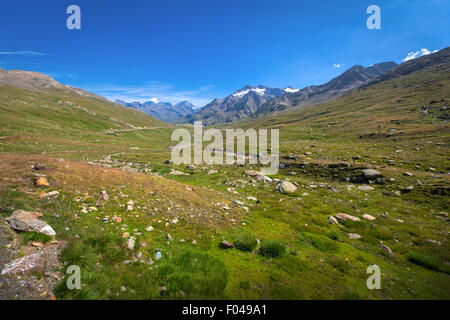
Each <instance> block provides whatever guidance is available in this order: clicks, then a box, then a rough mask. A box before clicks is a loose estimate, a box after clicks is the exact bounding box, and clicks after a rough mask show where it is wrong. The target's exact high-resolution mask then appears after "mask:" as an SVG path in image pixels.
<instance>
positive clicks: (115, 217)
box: [113, 216, 122, 223]
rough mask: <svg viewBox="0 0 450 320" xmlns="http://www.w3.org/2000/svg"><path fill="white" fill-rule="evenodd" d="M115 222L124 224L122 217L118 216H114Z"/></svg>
mask: <svg viewBox="0 0 450 320" xmlns="http://www.w3.org/2000/svg"><path fill="white" fill-rule="evenodd" d="M113 220H114V221H115V222H117V223H121V222H122V218H121V217H117V216H114V217H113Z"/></svg>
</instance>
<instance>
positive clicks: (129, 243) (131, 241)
mask: <svg viewBox="0 0 450 320" xmlns="http://www.w3.org/2000/svg"><path fill="white" fill-rule="evenodd" d="M135 244H136V240H135V239H134V238H133V237H130V238H129V239H128V241H127V247H128V249H130V250H134V245H135Z"/></svg>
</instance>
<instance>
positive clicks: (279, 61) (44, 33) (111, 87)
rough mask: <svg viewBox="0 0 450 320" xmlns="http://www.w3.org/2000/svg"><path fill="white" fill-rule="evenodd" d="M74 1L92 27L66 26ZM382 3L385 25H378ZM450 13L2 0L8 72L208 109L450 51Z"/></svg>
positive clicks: (196, 0) (291, 3) (423, 2)
mask: <svg viewBox="0 0 450 320" xmlns="http://www.w3.org/2000/svg"><path fill="white" fill-rule="evenodd" d="M71 4H76V5H78V6H79V7H80V8H81V20H82V21H81V30H68V29H67V28H66V19H67V17H68V16H69V15H68V14H66V8H67V7H68V6H69V5H71ZM371 4H376V5H378V6H379V7H380V8H381V24H382V29H381V30H369V29H367V27H366V20H367V18H368V16H369V15H368V14H366V9H367V7H368V6H369V5H371ZM449 13H450V0H414V1H406V0H386V1H375V0H371V1H364V0H347V1H346V0H343V1H327V0H322V1H301V0H271V1H268V0H257V1H256V0H201V1H200V0H189V1H188V0H127V1H122V0H117V1H100V0H89V1H88V0H71V1H65V0H57V1H45V0H42V1H22V0H15V1H2V2H1V4H0V30H1V31H0V67H1V68H4V69H8V70H9V69H22V70H33V71H39V72H43V73H46V74H48V75H50V76H52V77H54V78H55V79H56V80H57V81H59V82H62V83H65V84H70V85H73V86H76V87H81V88H83V89H87V90H89V91H93V92H96V93H99V94H101V95H103V96H106V97H108V98H111V99H114V98H120V99H124V100H127V101H134V100H139V101H144V100H149V99H150V98H152V97H156V98H158V99H159V100H160V101H169V102H172V103H176V102H179V101H181V100H186V99H187V100H191V101H192V102H193V103H195V104H196V105H200V106H201V105H204V104H206V103H208V102H209V101H210V100H212V99H213V98H215V97H219V98H223V97H225V96H227V95H228V94H230V93H232V92H234V91H235V90H237V89H239V88H241V87H243V86H244V85H247V84H253V85H259V84H263V85H267V86H271V87H280V88H282V87H286V86H293V87H297V88H303V87H305V86H308V85H312V84H321V83H324V82H326V81H328V80H330V79H331V78H333V77H335V76H337V75H339V74H340V73H342V72H343V71H344V70H345V69H348V68H349V67H351V66H352V65H355V64H361V65H364V66H368V65H371V64H374V63H377V62H382V61H395V62H397V63H400V62H401V61H402V60H403V59H404V58H405V57H406V56H407V55H408V53H411V52H416V51H420V50H421V49H423V48H426V49H427V50H429V51H434V50H437V49H443V48H445V47H446V46H448V45H449V36H448V35H449V34H450V22H449V19H448V16H449ZM420 54H421V53H420V52H419V53H418V54H417V56H418V55H420ZM338 65H339V67H337V66H338Z"/></svg>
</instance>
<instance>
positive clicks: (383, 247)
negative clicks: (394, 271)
mask: <svg viewBox="0 0 450 320" xmlns="http://www.w3.org/2000/svg"><path fill="white" fill-rule="evenodd" d="M380 248H381V249H383V250H384V251H386V252H387V253H389V254H390V255H391V256H392V257H395V255H394V252H392V250H391V248H389V247H387V246H385V245H384V244H380Z"/></svg>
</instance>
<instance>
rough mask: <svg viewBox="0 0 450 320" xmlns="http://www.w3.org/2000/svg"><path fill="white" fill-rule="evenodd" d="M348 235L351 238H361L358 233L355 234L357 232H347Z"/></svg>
mask: <svg viewBox="0 0 450 320" xmlns="http://www.w3.org/2000/svg"><path fill="white" fill-rule="evenodd" d="M348 237H349V238H350V239H351V240H358V239H361V236H360V235H359V234H357V233H349V234H348Z"/></svg>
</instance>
